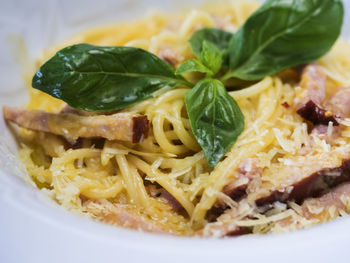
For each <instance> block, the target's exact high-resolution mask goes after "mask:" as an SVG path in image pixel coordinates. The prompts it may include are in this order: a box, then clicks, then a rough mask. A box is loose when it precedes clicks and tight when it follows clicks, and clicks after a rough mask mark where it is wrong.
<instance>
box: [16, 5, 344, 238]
mask: <svg viewBox="0 0 350 263" xmlns="http://www.w3.org/2000/svg"><path fill="white" fill-rule="evenodd" d="M257 7H258V5H257V4H256V3H249V2H246V1H245V2H238V1H232V3H231V4H230V5H227V6H225V8H224V9H223V8H221V9H220V8H216V9H211V11H210V12H209V11H205V9H204V10H192V11H190V12H187V13H186V14H184V15H179V16H167V15H162V14H157V15H152V16H151V17H148V18H145V19H144V20H142V21H139V22H134V23H129V24H123V25H116V26H107V27H103V28H97V29H92V30H88V31H86V32H83V33H81V34H79V35H77V36H75V37H73V38H72V39H70V40H69V41H68V42H66V43H63V44H62V45H60V46H57V47H54V48H51V49H48V50H46V51H45V52H44V53H43V54H42V55H41V57H40V59H39V60H38V62H37V66H39V65H41V64H42V63H43V62H45V61H46V60H47V59H48V58H49V57H50V56H52V55H53V54H54V52H56V51H57V50H59V49H60V48H62V47H64V46H67V45H70V44H73V43H90V44H94V45H103V46H120V45H126V46H133V47H139V48H143V49H146V50H148V51H150V52H152V53H154V54H156V55H159V56H161V54H164V53H166V54H170V56H171V57H172V58H174V59H176V63H177V64H179V63H181V62H182V61H184V60H187V59H189V58H192V57H193V54H192V51H191V49H190V47H189V44H188V40H189V38H190V37H191V36H192V34H193V33H194V32H195V31H196V30H198V29H200V28H203V27H218V28H222V29H224V30H227V31H231V32H235V31H236V30H237V28H239V26H240V25H242V24H243V23H244V21H245V19H246V18H247V17H248V16H249V15H250V14H251V13H252V12H253V11H254V10H255V9H256V8H257ZM345 54H348V55H345ZM318 63H319V65H320V66H321V67H322V70H323V71H324V72H325V74H326V75H327V83H326V85H327V87H326V89H327V92H328V93H332V92H334V90H335V89H336V88H337V87H338V86H349V85H350V82H349V81H350V75H349V72H350V46H349V45H348V44H347V43H345V42H342V41H340V40H339V41H338V43H337V44H336V45H335V46H334V48H333V49H332V51H331V52H330V53H329V54H328V55H326V56H325V57H323V58H322V59H320V60H319V61H318ZM186 77H188V78H189V79H190V80H196V79H197V78H198V75H196V74H189V75H188V76H186ZM188 90H189V89H187V88H185V87H180V88H177V89H174V90H170V91H162V92H160V93H159V94H157V96H155V97H154V98H151V99H148V100H146V101H144V102H141V103H138V104H136V105H134V106H132V107H129V108H126V109H124V110H122V112H133V113H139V114H145V115H147V117H148V119H149V121H150V123H151V126H150V132H149V136H148V137H147V138H146V139H145V140H144V141H143V142H141V143H138V144H132V143H127V142H122V141H109V140H104V139H103V140H102V139H82V142H81V144H82V145H81V147H79V148H77V149H74V148H70V149H67V147H66V142H65V141H64V140H63V139H62V138H60V137H58V136H55V135H52V134H46V133H40V132H34V131H29V130H24V129H23V130H21V133H20V135H19V136H20V142H21V144H20V150H19V155H20V158H21V159H22V161H23V162H24V163H25V164H26V167H27V170H28V173H29V174H30V176H31V177H32V178H33V180H34V181H35V182H36V183H37V185H38V187H40V188H45V189H50V190H51V193H52V195H53V196H54V198H55V200H57V202H58V203H60V204H61V205H63V206H64V207H66V208H68V209H69V210H72V211H75V212H78V213H82V214H85V215H88V216H90V217H91V218H95V219H98V220H101V221H105V222H110V223H115V224H117V225H122V226H124V227H131V228H134V227H133V226H132V224H134V223H135V224H138V226H141V227H138V228H140V229H142V230H145V228H144V227H142V226H143V225H145V224H147V227H148V228H149V229H150V230H152V231H154V232H170V233H173V234H179V235H192V234H194V233H195V231H197V230H199V229H203V227H204V229H205V226H206V225H208V220H209V219H208V218H207V215H208V213H210V211H211V209H212V208H213V206H215V203H216V202H217V200H218V199H220V200H222V201H223V202H224V203H226V204H227V205H229V206H230V207H231V208H232V209H234V207H237V203H236V202H234V201H233V200H231V199H230V198H227V196H225V194H224V193H223V192H222V190H223V188H224V187H225V185H227V184H228V182H234V181H235V180H238V179H239V178H238V170H239V166H240V164H241V163H242V162H244V160H246V159H249V158H255V159H256V160H257V162H258V164H259V166H260V167H261V168H262V169H263V174H262V179H261V180H262V181H264V178H269V180H279V179H278V178H280V177H281V176H282V175H276V171H278V169H279V168H280V167H282V166H285V165H288V164H290V163H292V162H297V161H298V160H299V159H300V158H302V157H301V156H300V151H301V149H302V147H303V146H305V145H306V144H307V141H308V140H309V134H308V130H307V125H306V123H305V121H304V120H303V119H302V118H301V117H300V116H299V115H298V114H297V113H296V112H295V110H293V109H292V108H288V107H283V104H285V105H293V104H294V100H295V96H296V95H295V92H296V84H292V83H288V82H285V81H283V80H282V78H281V77H279V76H269V77H265V78H264V79H262V80H261V81H259V82H256V83H253V84H251V85H250V86H249V87H248V88H246V89H242V90H237V91H229V94H230V95H231V96H232V97H233V98H235V100H236V101H237V102H238V104H239V106H240V108H241V110H242V112H243V114H244V116H245V129H244V131H243V133H242V134H241V135H240V137H239V138H238V140H237V142H236V143H235V145H234V146H233V147H232V148H231V149H230V150H229V152H227V154H226V156H225V158H224V159H223V160H222V161H221V162H220V163H219V164H218V165H216V167H215V168H214V169H211V168H210V167H209V166H208V164H207V162H206V160H205V158H204V154H203V152H202V151H201V148H200V146H199V145H198V143H197V141H196V139H195V138H194V135H193V134H192V131H191V128H190V123H189V119H188V116H187V114H186V108H185V103H184V96H185V93H186V92H187V91H188ZM29 92H30V102H29V104H28V108H29V109H40V110H45V111H47V112H60V110H61V108H62V107H63V106H64V105H63V102H62V101H59V100H57V99H54V98H52V97H50V96H49V95H46V94H44V93H41V92H40V91H38V90H34V89H32V88H30V89H29ZM344 121H346V120H344ZM330 129H331V127H330ZM330 132H332V131H330ZM349 141H350V125H348V127H347V128H345V129H344V130H343V132H342V135H341V136H340V137H339V138H338V139H337V142H336V143H335V144H334V145H330V144H328V143H327V142H325V141H324V140H318V141H317V140H315V145H314V147H313V154H314V155H315V156H316V155H317V154H318V153H324V152H325V151H333V150H337V149H340V150H341V148H342V147H345V146H346V144H348V143H349ZM271 178H272V179H271ZM159 189H162V190H166V194H167V195H169V196H170V197H171V198H167V199H164V198H161V196H160V198H158V196H157V193H158V192H157V191H159ZM253 190H254V189H253ZM253 190H252V191H253ZM170 199H171V200H170ZM169 200H170V201H169ZM172 204H175V205H177V207H179V209H178V210H177V211H175V210H176V209H175V210H174V208H173V207H172ZM297 208H298V205H297V204H294V205H293V203H292V204H290V205H288V206H285V205H278V204H274V207H273V209H272V210H270V211H269V213H270V214H266V213H265V212H264V213H262V212H259V209H258V208H252V207H251V206H250V205H248V204H247V206H243V205H242V204H241V205H240V208H239V209H240V211H236V212H232V213H231V214H230V213H225V214H224V215H222V216H221V217H219V219H218V220H219V221H221V223H225V222H226V223H227V222H232V224H234V225H236V226H249V227H253V233H266V232H269V231H270V232H274V231H275V232H280V231H282V230H281V225H278V224H274V222H276V221H281V220H283V219H285V218H291V217H293V218H294V219H295V220H296V221H295V222H298V223H299V224H301V225H303V226H307V225H312V224H314V222H311V221H310V220H308V219H306V218H303V217H301V216H300V213H298V209H297ZM248 214H250V215H251V214H252V215H254V218H255V219H249V220H248V219H247V217H246V215H248ZM133 215H135V216H137V218H138V219H135V218H134V219H130V218H133V217H132V216H133ZM334 217H336V215H334ZM250 218H252V217H250ZM137 220H139V221H140V222H136V221H137Z"/></svg>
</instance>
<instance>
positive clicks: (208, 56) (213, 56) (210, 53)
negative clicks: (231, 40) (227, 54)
mask: <svg viewBox="0 0 350 263" xmlns="http://www.w3.org/2000/svg"><path fill="white" fill-rule="evenodd" d="M201 61H202V63H203V64H204V65H205V66H206V67H207V68H209V69H211V71H212V73H213V75H215V74H216V73H218V71H219V70H220V68H221V65H222V52H221V51H220V50H219V49H218V47H217V46H216V45H215V44H213V43H211V42H209V41H208V40H204V41H203V47H202V52H201Z"/></svg>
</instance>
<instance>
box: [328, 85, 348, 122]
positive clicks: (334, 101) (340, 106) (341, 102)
mask: <svg viewBox="0 0 350 263" xmlns="http://www.w3.org/2000/svg"><path fill="white" fill-rule="evenodd" d="M326 109H328V110H329V111H330V112H332V113H333V115H335V116H337V117H339V118H348V117H350V87H339V88H338V89H337V91H336V92H335V94H334V95H333V96H332V97H331V98H330V99H329V100H328V102H327V104H326Z"/></svg>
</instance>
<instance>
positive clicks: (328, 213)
mask: <svg viewBox="0 0 350 263" xmlns="http://www.w3.org/2000/svg"><path fill="white" fill-rule="evenodd" d="M349 205H350V183H345V184H342V185H339V186H338V187H336V188H335V189H333V190H332V191H330V192H329V193H327V194H324V195H322V196H321V197H318V198H310V199H307V200H305V202H304V203H303V204H302V205H301V209H300V211H298V214H299V216H301V217H303V218H306V219H308V220H314V219H316V220H315V223H319V222H326V221H329V220H331V219H334V218H336V217H338V216H340V215H341V214H342V212H343V211H344V212H346V213H349V212H350V210H349V208H350V207H349ZM276 225H279V226H280V227H283V228H286V227H288V226H290V225H296V227H297V228H300V227H302V226H303V225H302V224H297V222H295V221H294V218H292V217H288V218H285V219H283V220H281V221H278V222H277V223H276Z"/></svg>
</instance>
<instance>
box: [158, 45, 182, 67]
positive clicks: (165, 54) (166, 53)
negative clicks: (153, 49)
mask: <svg viewBox="0 0 350 263" xmlns="http://www.w3.org/2000/svg"><path fill="white" fill-rule="evenodd" d="M158 57H160V58H161V59H163V60H164V61H166V62H168V63H169V64H170V65H171V66H173V67H175V66H176V65H177V64H179V63H180V62H181V61H183V60H184V58H183V57H182V56H180V55H179V54H177V53H176V52H175V51H173V50H171V49H163V50H161V51H160V52H159V54H158Z"/></svg>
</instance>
